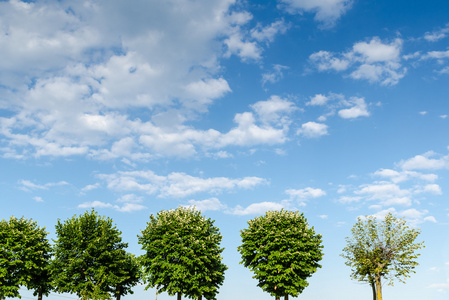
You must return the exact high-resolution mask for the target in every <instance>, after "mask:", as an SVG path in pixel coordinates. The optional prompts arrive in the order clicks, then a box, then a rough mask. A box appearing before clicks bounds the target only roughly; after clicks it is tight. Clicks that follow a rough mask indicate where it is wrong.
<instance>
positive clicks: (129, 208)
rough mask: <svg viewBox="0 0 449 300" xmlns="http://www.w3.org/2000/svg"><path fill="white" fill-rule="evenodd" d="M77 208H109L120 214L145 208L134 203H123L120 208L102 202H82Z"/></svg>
mask: <svg viewBox="0 0 449 300" xmlns="http://www.w3.org/2000/svg"><path fill="white" fill-rule="evenodd" d="M78 208H110V209H114V210H116V211H120V212H133V211H139V210H144V209H146V207H145V206H143V205H140V204H136V203H124V204H123V205H122V206H119V205H113V204H111V203H105V202H102V201H93V202H84V203H81V204H79V205H78Z"/></svg>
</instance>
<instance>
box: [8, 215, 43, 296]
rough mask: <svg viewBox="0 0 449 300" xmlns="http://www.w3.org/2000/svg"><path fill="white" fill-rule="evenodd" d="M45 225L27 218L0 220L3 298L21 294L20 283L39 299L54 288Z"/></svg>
mask: <svg viewBox="0 0 449 300" xmlns="http://www.w3.org/2000/svg"><path fill="white" fill-rule="evenodd" d="M47 234H48V233H47V232H46V231H45V228H41V227H39V226H38V225H37V222H34V221H32V220H27V219H25V218H23V217H22V218H20V219H16V218H15V217H11V218H10V220H9V221H5V220H2V221H0V299H4V298H6V297H19V298H20V294H19V288H20V286H21V285H24V286H26V287H27V288H28V289H30V290H33V291H34V295H35V296H38V299H42V296H43V295H48V293H49V292H50V291H51V290H52V286H51V282H50V276H49V264H50V257H51V246H50V243H49V241H48V239H47Z"/></svg>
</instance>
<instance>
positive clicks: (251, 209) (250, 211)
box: [228, 202, 285, 216]
mask: <svg viewBox="0 0 449 300" xmlns="http://www.w3.org/2000/svg"><path fill="white" fill-rule="evenodd" d="M282 208H285V205H284V204H281V203H277V202H260V203H253V204H251V205H249V206H247V207H246V208H243V207H242V206H240V205H237V206H236V207H235V208H233V209H231V210H229V212H228V213H230V214H233V215H239V216H244V215H261V214H264V213H265V212H267V211H271V210H281V209H282Z"/></svg>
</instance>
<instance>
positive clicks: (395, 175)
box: [374, 169, 438, 183]
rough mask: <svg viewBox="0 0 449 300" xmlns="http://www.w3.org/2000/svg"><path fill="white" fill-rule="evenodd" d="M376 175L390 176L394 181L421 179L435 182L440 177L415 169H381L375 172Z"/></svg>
mask: <svg viewBox="0 0 449 300" xmlns="http://www.w3.org/2000/svg"><path fill="white" fill-rule="evenodd" d="M374 175H375V176H380V177H383V178H388V179H390V180H391V181H392V182H394V183H399V182H404V181H408V180H410V179H419V180H424V181H430V182H433V181H435V180H437V179H438V175H436V174H423V173H420V172H415V171H400V172H399V171H395V170H391V169H380V170H378V171H376V172H374Z"/></svg>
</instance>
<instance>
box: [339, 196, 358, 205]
mask: <svg viewBox="0 0 449 300" xmlns="http://www.w3.org/2000/svg"><path fill="white" fill-rule="evenodd" d="M361 199H363V198H362V197H359V196H341V197H340V198H339V199H338V202H340V203H342V204H349V203H355V202H359V201H360V200H361Z"/></svg>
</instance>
